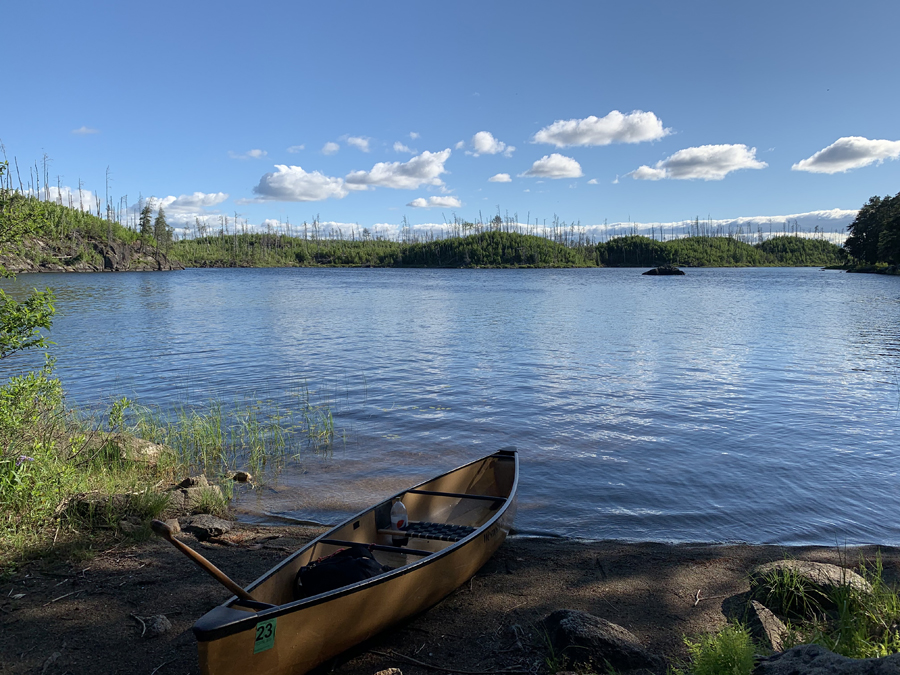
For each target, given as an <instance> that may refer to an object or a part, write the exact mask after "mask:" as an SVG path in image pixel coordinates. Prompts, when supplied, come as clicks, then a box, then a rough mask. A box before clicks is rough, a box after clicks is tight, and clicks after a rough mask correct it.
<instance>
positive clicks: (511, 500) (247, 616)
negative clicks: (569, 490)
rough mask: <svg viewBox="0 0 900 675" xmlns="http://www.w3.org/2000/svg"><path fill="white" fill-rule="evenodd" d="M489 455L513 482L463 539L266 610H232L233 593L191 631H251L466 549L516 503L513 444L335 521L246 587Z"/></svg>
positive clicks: (210, 636)
mask: <svg viewBox="0 0 900 675" xmlns="http://www.w3.org/2000/svg"><path fill="white" fill-rule="evenodd" d="M491 458H496V459H505V460H512V461H514V462H515V469H514V471H513V484H512V486H511V488H510V490H509V494H508V496H507V497H505V498H504V501H503V502H502V505H501V506H500V507H499V508H498V509H497V511H496V512H495V513H494V514H492V515H491V517H490V519H489V520H488V521H487V522H485V523H484V524H483V525H481V526H480V527H478V528H477V529H475V530H474V531H473V532H471V533H470V534H468V535H467V536H465V537H464V538H462V539H460V540H459V541H456V542H453V543H451V545H450V546H447V547H445V548H443V549H441V550H440V551H435V552H432V553H431V554H430V555H428V556H427V557H422V558H421V559H419V560H416V561H414V562H411V563H409V564H407V565H404V566H402V567H398V568H397V569H395V570H392V571H390V572H386V573H384V574H380V575H378V576H376V577H372V578H371V579H365V580H363V581H359V582H357V583H355V584H351V585H349V586H343V587H341V588H339V589H335V590H333V591H329V592H327V593H321V594H319V595H314V596H312V597H310V598H303V599H301V600H294V601H292V602H288V603H285V604H283V605H273V606H272V607H271V608H267V609H261V610H258V611H254V612H246V611H243V610H238V609H232V605H237V606H239V607H240V606H241V605H240V604H239V603H238V602H236V601H238V600H239V598H238V597H237V596H234V595H233V596H231V597H230V598H228V600H226V601H225V602H223V603H222V604H221V605H218V606H217V607H216V608H214V609H213V610H210V612H208V613H207V615H208V614H209V613H211V612H217V613H219V615H220V616H221V617H222V619H224V620H223V621H221V622H217V624H216V625H214V626H210V627H205V626H201V625H198V624H201V623H202V621H203V618H204V617H205V616H207V615H204V617H200V619H198V620H197V622H196V623H195V624H194V627H193V632H194V635H195V637H196V638H197V641H198V642H212V641H215V640H218V639H221V638H224V637H228V636H229V635H234V634H236V633H240V632H243V631H245V630H251V629H253V628H254V627H255V626H256V625H257V623H258V622H260V621H267V620H269V619H275V618H277V617H279V616H283V615H286V614H292V613H294V612H296V611H300V610H303V609H305V608H307V607H314V606H316V605H319V604H322V603H325V602H330V601H331V600H334V599H337V598H340V597H343V596H346V595H350V594H352V593H356V592H357V591H359V590H362V589H364V588H368V587H374V586H377V585H379V584H383V583H387V582H389V581H392V580H394V579H397V578H399V577H402V576H404V575H406V574H410V573H412V572H415V571H417V570H419V569H420V568H422V567H423V566H425V565H430V564H431V563H433V562H435V561H437V560H439V559H440V558H443V557H445V556H448V555H452V554H453V553H456V552H458V551H459V550H460V549H463V548H465V547H466V546H467V545H468V544H469V543H471V542H472V541H473V540H474V539H475V538H476V537H480V536H482V535H484V533H485V532H487V531H488V530H489V529H490V528H491V527H493V526H494V525H495V524H496V523H498V522H499V521H500V520H501V519H502V518H503V517H504V516H505V515H506V513H507V512H508V511H509V509H510V508H511V507H514V505H515V503H516V493H517V490H518V485H519V456H518V453H517V451H516V448H515V447H505V448H501V449H500V450H497V451H496V452H493V453H491V454H490V455H485V456H484V457H480V458H478V459H475V460H472V461H471V462H466V463H465V464H462V465H460V466H458V467H456V468H455V469H451V470H449V471H446V472H444V473H442V474H439V475H438V476H434V477H432V478H429V479H427V480H424V481H422V482H421V483H418V484H417V485H415V486H413V487H412V488H407V489H406V490H401V491H400V492H397V493H396V494H394V495H392V496H391V497H388V498H387V499H384V500H382V501H381V502H379V503H378V504H376V505H375V506H370V507H368V508H366V509H363V510H362V511H360V512H359V513H356V514H355V515H353V516H351V517H349V518H347V519H346V520H344V521H343V522H341V523H338V524H337V525H335V526H334V527H332V528H330V529H329V530H328V531H327V532H324V533H322V534H320V535H319V536H318V537H316V538H315V539H313V540H312V541H310V542H309V543H308V544H306V545H305V546H303V547H301V548H299V549H298V550H297V551H295V552H294V553H292V554H291V555H289V556H288V557H287V558H285V559H284V560H282V561H281V562H280V563H278V564H277V565H276V566H275V567H273V568H272V569H270V570H268V571H267V572H266V573H265V574H263V575H262V576H261V577H259V578H258V579H256V580H255V581H253V582H252V583H251V584H250V585H249V586H247V587H246V589H247V591H249V592H251V593H252V592H253V589H254V588H256V587H257V586H259V585H260V584H262V583H263V582H265V581H266V580H268V579H269V578H270V577H272V576H273V575H275V574H277V573H278V572H279V570H281V569H282V568H283V567H285V566H286V565H289V564H290V563H291V562H292V561H293V560H294V559H295V558H296V557H297V556H299V555H301V554H302V553H303V552H305V551H306V550H308V549H310V548H312V547H313V546H315V545H316V544H319V543H324V540H327V539H329V538H331V537H330V536H329V535H331V533H333V532H334V531H335V530H338V529H340V528H342V527H344V526H345V525H348V524H350V523H352V522H353V521H354V520H358V519H360V518H362V517H363V516H364V515H365V514H367V513H369V512H370V511H372V510H373V509H374V508H376V507H377V506H378V505H380V504H383V503H385V502H389V501H391V500H394V499H397V498H398V497H401V496H402V495H404V494H406V493H407V492H409V491H410V490H414V489H416V488H418V487H419V486H421V485H425V484H426V483H431V482H432V481H435V480H438V479H440V478H443V477H444V476H447V475H449V474H451V473H454V472H455V471H459V470H460V469H464V468H465V467H467V466H470V465H472V464H476V463H478V462H484V461H487V460H489V459H491ZM221 610H230V611H228V612H222V611H221ZM232 612H234V614H232ZM238 613H240V614H241V615H242V616H240V617H239V618H237V614H238ZM226 614H227V615H228V616H234V617H235V618H234V619H233V620H228V619H226V617H225V615H226Z"/></svg>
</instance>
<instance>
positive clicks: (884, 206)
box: [844, 192, 900, 265]
mask: <svg viewBox="0 0 900 675" xmlns="http://www.w3.org/2000/svg"><path fill="white" fill-rule="evenodd" d="M847 230H848V231H849V232H850V236H849V237H847V240H846V241H845V242H844V248H845V249H847V253H849V254H850V255H851V256H852V257H853V258H855V259H856V260H858V261H860V262H862V263H866V264H869V265H875V264H877V263H887V264H891V265H896V264H898V263H900V192H898V193H897V194H896V195H894V196H893V197H891V196H887V197H871V198H870V199H869V201H868V202H866V204H865V205H864V206H863V207H862V208H861V209H860V210H859V213H858V214H857V216H856V218H855V219H854V221H853V222H852V223H850V225H849V226H848V227H847Z"/></svg>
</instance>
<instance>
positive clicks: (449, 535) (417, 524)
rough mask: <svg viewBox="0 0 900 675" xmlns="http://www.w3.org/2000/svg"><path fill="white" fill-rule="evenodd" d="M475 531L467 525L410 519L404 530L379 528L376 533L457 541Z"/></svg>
mask: <svg viewBox="0 0 900 675" xmlns="http://www.w3.org/2000/svg"><path fill="white" fill-rule="evenodd" d="M474 531H475V528H474V527H469V526H468V525H451V524H449V523H428V522H425V521H422V520H413V521H410V523H409V527H408V528H407V529H405V530H391V529H379V530H378V534H390V535H393V536H395V537H412V538H413V539H432V540H435V541H459V540H460V539H465V538H466V537H468V536H469V535H470V534H472V533H473V532H474Z"/></svg>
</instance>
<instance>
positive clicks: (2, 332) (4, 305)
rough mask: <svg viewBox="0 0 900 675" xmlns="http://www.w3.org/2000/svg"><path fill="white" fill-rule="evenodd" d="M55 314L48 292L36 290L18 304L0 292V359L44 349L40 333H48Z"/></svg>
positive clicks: (45, 342)
mask: <svg viewBox="0 0 900 675" xmlns="http://www.w3.org/2000/svg"><path fill="white" fill-rule="evenodd" d="M54 311H55V310H54V308H53V292H52V291H51V290H50V289H49V288H48V289H47V290H45V291H37V290H35V291H33V292H32V294H31V295H30V296H29V297H28V298H26V299H25V300H23V301H21V302H18V301H16V300H14V299H13V298H11V297H9V296H8V295H7V294H6V292H5V291H3V290H2V289H0V359H5V358H6V357H8V356H11V355H13V354H15V353H16V352H20V351H22V350H25V349H32V348H44V347H46V346H47V339H46V337H45V336H44V335H43V334H42V333H41V330H42V329H43V330H49V329H50V325H51V323H52V319H53V313H54Z"/></svg>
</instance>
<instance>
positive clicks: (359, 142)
mask: <svg viewBox="0 0 900 675" xmlns="http://www.w3.org/2000/svg"><path fill="white" fill-rule="evenodd" d="M370 140H371V139H369V138H363V137H362V136H348V137H347V145H352V146H353V147H354V148H358V149H360V150H362V151H363V152H368V151H369V141H370Z"/></svg>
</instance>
